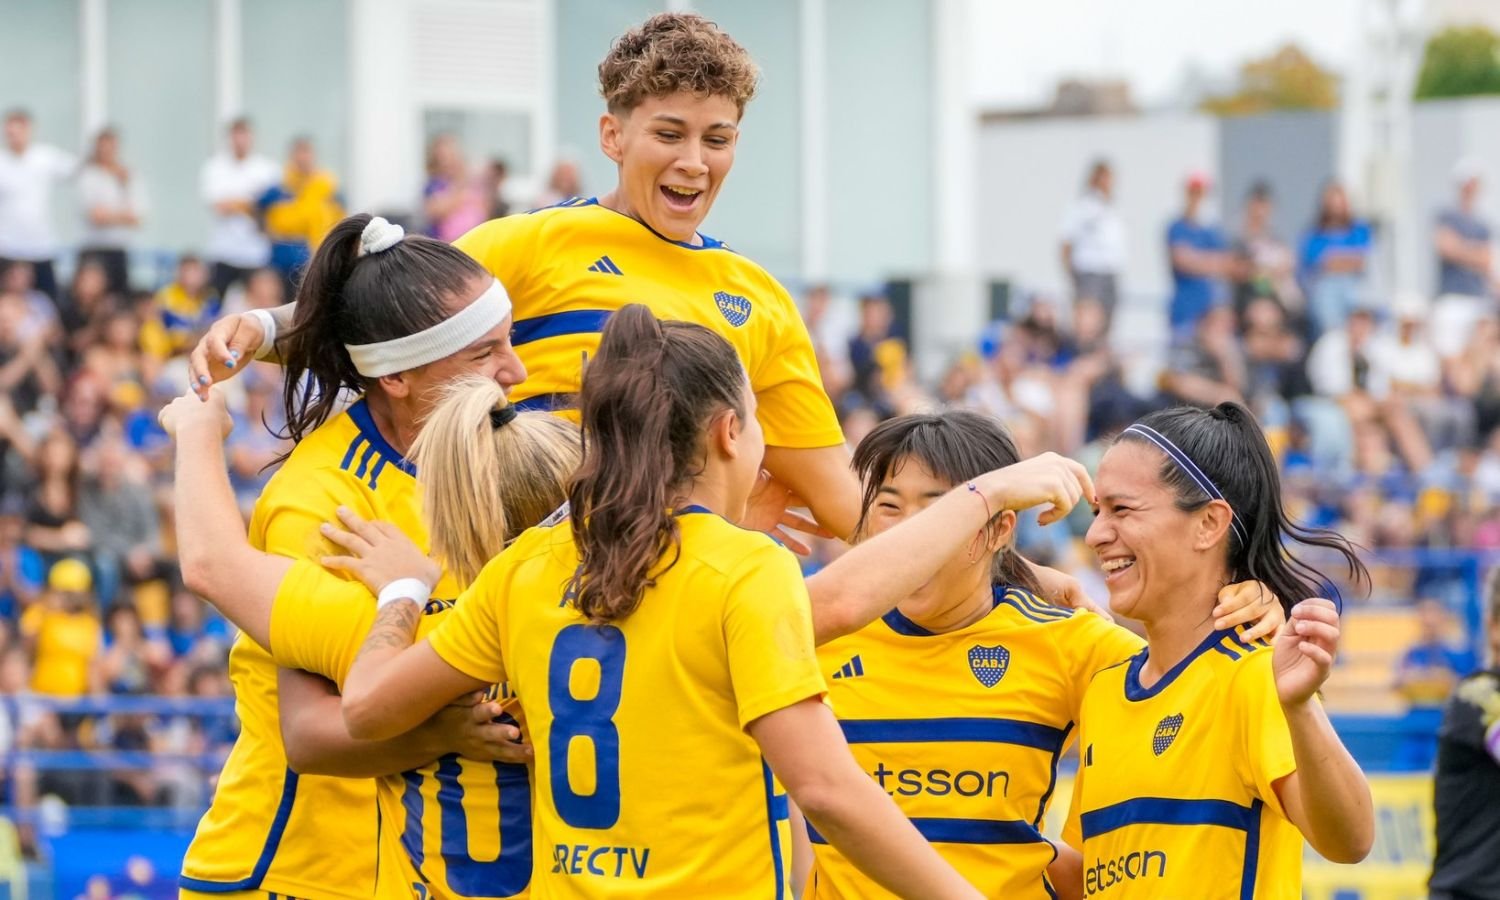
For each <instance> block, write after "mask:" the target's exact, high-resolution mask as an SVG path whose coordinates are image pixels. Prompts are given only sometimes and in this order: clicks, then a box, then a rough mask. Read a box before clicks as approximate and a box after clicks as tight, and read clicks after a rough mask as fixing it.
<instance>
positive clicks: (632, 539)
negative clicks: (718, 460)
mask: <svg viewBox="0 0 1500 900" xmlns="http://www.w3.org/2000/svg"><path fill="white" fill-rule="evenodd" d="M745 390H746V379H745V370H744V367H743V366H742V365H741V363H740V359H739V357H738V356H737V355H736V354H735V352H734V348H733V347H731V346H730V345H729V343H728V342H727V341H725V340H724V339H723V338H722V337H720V336H718V335H717V334H714V333H713V332H712V331H710V330H708V329H707V328H704V327H703V326H702V325H693V324H690V323H687V322H663V321H658V320H657V319H656V317H655V316H653V315H652V314H651V311H650V310H649V309H647V308H646V307H644V306H642V305H640V304H631V305H629V306H626V307H624V308H623V309H621V310H620V311H619V312H617V313H615V314H614V315H612V316H610V319H609V322H608V324H606V325H605V326H604V333H603V335H602V337H601V338H600V341H599V352H598V354H597V355H596V356H595V357H594V358H593V360H591V361H590V362H589V364H588V367H587V368H586V369H585V370H584V374H583V390H582V392H581V394H580V397H581V400H582V404H581V413H582V418H583V434H584V451H583V464H582V465H581V466H580V467H579V469H578V474H577V475H576V476H575V477H574V480H573V484H572V485H571V486H570V487H569V489H568V500H569V502H570V503H571V505H572V523H573V536H574V539H575V541H576V542H577V544H578V552H579V555H580V558H581V563H580V565H579V567H578V571H577V573H576V574H574V576H573V579H572V581H571V583H570V584H569V590H568V595H569V596H571V597H572V598H573V603H574V605H575V606H576V607H577V608H578V609H579V611H581V612H582V613H583V614H584V615H586V616H588V617H589V619H591V620H593V621H596V622H608V621H612V620H616V619H622V618H624V617H626V616H628V615H630V614H631V613H632V612H634V611H635V608H636V607H637V606H639V605H640V602H641V597H642V596H643V595H644V593H645V590H646V588H647V587H649V586H651V585H652V584H653V583H654V579H656V578H658V577H660V576H661V575H663V574H665V573H666V572H667V570H669V569H671V568H672V566H673V565H674V564H676V562H677V559H678V556H679V555H680V554H681V546H680V544H679V539H680V534H679V532H678V530H677V520H676V519H675V518H674V517H673V516H672V514H671V511H670V509H669V507H671V506H672V504H674V503H676V502H678V501H679V500H680V499H681V494H682V492H683V491H684V490H685V489H686V488H687V487H688V485H689V484H690V482H691V481H692V479H693V477H694V476H695V475H697V474H699V472H700V471H701V468H700V466H701V458H702V455H703V452H704V445H703V435H704V429H705V428H706V426H707V425H708V423H709V421H710V420H711V419H712V418H713V417H714V416H716V415H718V414H719V413H721V412H723V411H725V410H734V411H735V412H736V413H738V414H739V415H740V416H744V415H745V414H746V410H745V405H744V391H745ZM669 553H670V554H671V559H670V560H668V561H667V562H666V564H665V565H662V566H660V568H657V565H658V563H659V562H661V561H662V560H663V559H664V558H665V557H666V556H667V555H668V554H669Z"/></svg>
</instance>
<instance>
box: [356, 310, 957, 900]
mask: <svg viewBox="0 0 1500 900" xmlns="http://www.w3.org/2000/svg"><path fill="white" fill-rule="evenodd" d="M582 403H583V408H582V415H583V423H584V433H585V435H586V436H587V442H586V446H585V450H584V461H583V466H582V468H581V469H580V470H579V473H578V475H577V476H576V478H575V480H574V483H573V485H572V487H571V488H570V491H569V499H570V502H571V507H572V518H571V520H570V522H569V523H568V524H565V525H558V526H555V527H552V528H542V529H534V530H532V531H530V532H528V533H526V534H525V535H522V536H521V538H520V539H519V540H517V541H516V542H515V543H514V544H512V545H511V547H510V548H508V549H507V551H506V552H505V553H503V554H501V556H499V557H498V558H497V559H496V560H494V561H492V562H491V563H490V564H489V565H488V566H487V567H486V568H485V569H484V571H483V572H482V573H481V574H480V577H479V579H478V580H477V581H476V582H475V583H474V584H473V585H472V586H471V587H470V588H469V590H468V591H466V592H465V594H464V596H463V597H462V598H460V600H459V602H458V604H457V607H456V610H455V612H454V613H453V614H452V615H450V616H448V618H447V620H446V622H445V623H444V624H443V625H441V626H439V628H438V629H437V630H436V631H434V632H433V634H432V635H431V636H430V637H429V638H428V640H426V641H424V642H422V643H420V644H417V645H416V646H414V647H406V648H405V649H400V648H401V647H402V646H403V645H405V644H407V643H409V642H410V640H411V638H412V637H413V634H414V632H415V625H416V619H417V613H418V611H419V609H420V605H421V604H420V598H404V599H395V597H394V595H390V596H387V597H386V598H384V599H385V601H386V602H383V603H382V605H381V610H380V613H379V615H378V617H377V619H376V624H375V627H374V628H373V629H372V630H371V632H370V637H369V639H368V640H367V641H366V643H365V647H364V649H363V650H362V651H361V654H360V656H359V658H358V659H357V660H356V661H355V664H354V668H353V669H352V670H351V672H350V674H349V678H348V680H347V681H346V683H345V692H344V713H345V721H346V722H347V723H348V725H349V728H350V732H351V733H352V734H354V735H355V736H357V737H364V738H370V739H378V738H380V737H381V736H383V735H386V734H398V733H401V732H402V731H404V730H406V729H407V728H410V727H411V726H412V725H413V724H415V723H417V722H419V721H421V720H422V719H424V718H426V717H427V716H428V715H430V714H431V713H432V712H433V711H434V710H436V709H438V708H439V707H440V706H441V705H442V704H443V703H445V702H447V701H448V700H449V699H451V698H453V697H456V696H460V695H463V694H465V693H467V692H469V691H472V690H473V689H475V687H477V686H479V685H482V684H485V683H492V682H496V681H500V680H506V679H508V680H509V683H510V685H511V686H512V687H513V688H514V689H515V691H516V692H517V694H518V695H519V696H520V698H521V707H522V709H523V711H524V712H525V714H526V720H527V723H528V728H529V731H530V734H531V736H532V739H533V741H534V742H535V747H536V773H535V777H536V788H537V801H536V806H535V812H534V816H535V821H534V828H535V840H536V843H537V846H538V848H539V855H538V858H537V859H538V862H537V867H536V869H535V872H534V874H533V881H532V889H533V891H534V893H535V895H536V896H538V897H552V896H558V895H582V896H612V897H613V896H666V895H673V894H677V895H685V894H691V895H694V896H744V895H745V893H746V892H755V891H760V890H763V891H765V892H767V893H771V892H772V891H774V892H775V896H779V897H784V896H788V884H789V871H788V863H789V861H790V852H789V850H790V848H789V846H788V833H787V826H786V824H785V820H786V817H787V794H790V795H791V797H792V798H794V799H795V800H796V802H797V803H798V805H799V806H800V807H801V809H802V810H803V812H804V813H805V814H806V815H807V817H808V818H809V819H810V820H812V821H813V822H815V823H816V824H817V826H818V828H819V829H820V832H821V833H824V834H826V835H828V837H829V839H830V840H831V841H833V842H835V843H836V844H837V845H838V846H840V847H841V848H842V849H843V850H844V852H845V853H846V854H848V856H849V857H850V858H851V859H852V860H854V861H855V863H856V864H857V865H859V866H861V867H862V869H864V870H865V871H866V872H867V873H868V874H870V876H871V877H872V878H874V879H875V880H876V881H877V882H879V883H881V884H883V885H885V886H886V887H888V888H889V889H891V890H894V891H896V892H898V893H901V894H904V895H907V896H925V897H949V896H962V897H968V896H977V894H976V893H975V892H974V891H973V889H972V888H971V887H969V886H968V885H966V884H965V883H964V882H963V880H962V879H961V878H960V877H959V876H958V874H957V873H956V872H954V870H953V869H952V868H951V867H949V866H948V865H947V864H945V863H944V862H943V861H942V860H941V858H939V857H938V856H937V854H936V853H935V852H933V850H932V848H931V847H930V846H928V845H927V844H926V843H925V842H924V841H922V840H921V838H920V836H919V835H918V833H917V832H916V830H915V829H913V828H912V826H911V825H910V823H908V822H907V821H906V820H905V819H904V817H902V816H901V815H900V813H899V811H898V810H897V809H896V808H895V806H894V805H893V804H892V803H891V802H890V800H889V798H887V797H886V796H884V794H883V792H882V791H881V790H880V789H879V788H878V787H877V786H876V785H875V784H874V783H872V782H871V781H870V779H869V778H867V777H866V776H865V775H864V774H863V773H862V772H861V771H860V769H859V767H858V766H857V765H855V764H854V761H853V759H852V758H851V757H850V756H849V754H848V751H847V749H846V745H845V743H844V741H843V739H842V737H841V736H840V734H839V732H838V726H837V723H836V722H835V721H834V719H833V715H832V713H831V712H830V711H829V710H828V708H827V707H826V706H824V705H823V704H822V702H821V698H822V695H823V683H822V677H821V675H820V674H819V672H818V666H817V660H816V657H815V655H814V652H813V627H812V622H811V616H810V614H809V609H808V601H807V594H806V589H805V588H804V587H803V584H802V579H801V576H800V575H799V573H798V572H797V567H796V564H795V562H794V559H793V557H792V556H791V555H790V554H789V553H787V552H786V551H785V550H784V549H782V548H780V547H777V546H776V545H775V544H774V542H772V541H770V540H769V539H767V538H766V537H765V536H764V535H761V534H757V533H754V532H749V531H745V530H742V529H740V528H739V527H737V526H735V525H734V524H732V521H733V520H735V519H737V518H739V517H740V516H741V515H743V513H744V511H745V507H746V502H747V500H748V498H749V495H750V491H751V488H752V487H753V485H754V483H755V478H756V473H757V471H758V469H759V460H760V457H761V453H762V449H763V438H762V435H761V433H760V429H759V427H758V425H757V423H756V419H755V397H754V394H753V393H752V392H751V391H750V387H749V384H748V381H747V379H746V377H745V372H744V369H743V367H742V366H741V364H740V362H739V359H738V357H737V356H736V355H735V353H734V350H733V348H732V347H731V346H730V345H729V344H728V342H726V341H724V340H723V339H722V338H720V337H718V336H717V335H715V334H713V333H712V332H710V331H709V330H708V329H706V328H703V327H702V326H698V325H691V324H687V323H681V322H659V321H657V320H656V319H655V318H654V317H653V316H652V315H651V313H650V312H649V311H648V310H647V309H646V308H645V307H642V306H638V305H631V306H627V307H625V308H624V309H623V310H621V311H620V312H618V313H616V314H615V316H614V317H612V318H611V320H610V322H609V324H608V325H607V326H606V328H605V330H604V336H603V339H602V341H601V343H600V349H599V354H598V356H597V357H596V358H595V359H594V360H593V361H592V362H591V363H590V365H589V368H588V370H587V372H586V374H585V377H584V387H583V393H582ZM414 601H415V602H414ZM772 770H774V771H775V772H776V773H777V777H774V778H773V776H772V774H771V772H772ZM778 780H779V781H780V782H781V783H784V784H786V785H787V793H786V794H784V793H782V792H781V791H779V790H778ZM663 823H671V826H670V827H664V826H663Z"/></svg>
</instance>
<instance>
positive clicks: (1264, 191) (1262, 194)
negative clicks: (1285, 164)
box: [1245, 178, 1275, 200]
mask: <svg viewBox="0 0 1500 900" xmlns="http://www.w3.org/2000/svg"><path fill="white" fill-rule="evenodd" d="M1245 196H1247V197H1249V198H1250V199H1251V200H1270V199H1271V198H1272V197H1273V196H1275V193H1274V192H1273V191H1272V190H1271V182H1269V181H1267V180H1266V179H1264V178H1257V179H1256V180H1255V183H1254V184H1251V185H1250V190H1249V191H1248V192H1246V194H1245Z"/></svg>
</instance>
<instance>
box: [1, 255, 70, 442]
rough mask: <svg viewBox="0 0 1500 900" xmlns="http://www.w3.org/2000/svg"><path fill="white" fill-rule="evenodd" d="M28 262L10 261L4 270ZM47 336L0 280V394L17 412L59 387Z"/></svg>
mask: <svg viewBox="0 0 1500 900" xmlns="http://www.w3.org/2000/svg"><path fill="white" fill-rule="evenodd" d="M28 265H29V264H27V263H14V264H12V266H11V267H10V269H7V270H6V271H7V272H9V271H13V270H15V269H17V268H24V267H28ZM48 337H49V334H48V331H47V329H46V328H45V327H38V323H37V321H36V318H35V317H34V316H33V315H32V312H31V309H30V308H29V306H28V304H27V300H26V297H25V296H24V295H22V294H19V293H16V292H14V291H9V290H5V283H4V282H0V398H8V399H9V400H10V403H11V404H12V406H13V407H14V411H15V413H16V414H17V415H24V414H25V413H28V412H30V411H31V410H33V409H35V408H36V404H37V402H38V401H39V400H40V399H41V398H42V397H43V396H56V395H57V393H58V390H59V388H60V387H61V384H62V376H61V374H60V373H59V372H58V369H57V364H56V362H55V361H54V360H53V358H52V355H51V353H50V352H49V347H48V344H47V339H48ZM3 424H4V423H0V425H3ZM7 437H10V438H14V437H15V435H7Z"/></svg>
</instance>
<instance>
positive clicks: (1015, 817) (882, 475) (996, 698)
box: [810, 411, 1284, 900]
mask: <svg viewBox="0 0 1500 900" xmlns="http://www.w3.org/2000/svg"><path fill="white" fill-rule="evenodd" d="M1018 459H1019V454H1018V453H1017V451H1016V447H1015V444H1014V443H1013V442H1012V441H1011V439H1010V435H1008V434H1006V432H1005V429H1004V428H1003V427H1002V426H1001V425H1000V423H999V422H997V421H996V420H994V419H991V418H989V417H987V416H982V415H979V414H977V413H972V412H965V411H951V412H943V413H935V414H929V415H910V416H902V417H900V418H896V419H891V420H889V421H887V422H884V423H882V424H881V425H880V426H879V427H877V428H876V429H875V430H874V431H872V432H871V433H870V434H869V435H868V436H867V437H866V438H865V439H864V440H863V441H861V442H860V445H859V447H858V448H857V449H856V450H855V452H854V466H855V470H856V471H857V472H858V473H859V476H860V479H861V481H862V482H863V484H864V513H863V518H862V521H861V523H860V529H859V533H860V535H861V536H863V537H865V538H867V539H874V540H879V538H878V537H875V536H877V535H882V534H888V533H889V532H890V530H891V529H892V528H894V527H896V526H897V525H898V524H899V523H902V522H907V521H909V520H910V519H911V517H913V516H915V515H917V514H918V513H919V512H921V511H922V510H923V509H925V508H926V507H927V506H928V505H929V504H931V503H932V502H933V500H934V499H936V498H938V497H942V496H943V495H944V494H946V493H947V492H948V491H950V490H952V489H953V488H954V487H955V486H956V485H961V484H964V483H965V482H968V481H969V480H970V479H972V478H975V477H977V476H978V475H980V474H981V473H983V472H987V471H990V470H993V469H1002V468H1004V467H1006V466H1009V465H1012V464H1014V463H1015V462H1016V461H1017V460H1018ZM1015 520H1016V514H1015V513H1014V512H1013V511H1010V510H1004V511H1000V512H998V513H997V515H996V516H995V517H994V519H993V520H992V522H991V523H990V524H989V526H988V527H987V528H984V529H983V530H980V531H979V532H978V533H977V534H976V535H975V537H974V540H973V543H972V544H971V546H970V547H969V549H968V553H967V554H966V555H965V554H960V555H958V556H957V557H956V558H954V559H953V560H952V561H951V562H949V563H948V564H947V565H946V566H944V567H943V568H942V570H941V571H939V572H938V573H937V574H936V575H935V576H934V577H932V578H931V579H930V580H929V581H927V583H926V584H924V585H923V586H922V587H921V588H920V589H918V590H917V591H915V592H913V593H912V594H911V595H910V596H909V597H906V598H904V599H902V601H901V603H900V605H899V606H897V607H896V608H895V609H893V610H891V611H890V612H888V613H886V614H885V616H884V617H883V618H882V620H879V621H875V622H873V623H871V624H870V625H868V626H866V627H865V628H863V629H861V630H860V631H858V632H856V633H855V634H852V635H849V636H847V637H843V638H839V639H837V640H834V641H832V642H830V643H827V644H824V645H822V646H820V647H819V648H818V659H819V662H820V663H821V664H822V667H823V673H824V674H825V675H827V676H828V677H829V681H828V686H829V691H828V698H829V701H830V703H831V705H832V706H833V709H834V711H835V712H836V713H837V714H838V716H839V720H840V724H841V725H842V727H843V730H844V735H845V737H846V738H848V740H849V743H850V746H851V749H852V750H853V751H854V757H855V759H856V760H857V761H858V762H859V763H860V765H861V766H863V767H864V769H865V771H866V772H868V773H870V776H871V777H872V778H874V779H875V780H876V781H877V782H878V783H879V784H880V786H881V787H882V788H884V789H885V792H886V793H888V794H890V795H891V796H892V797H893V798H894V799H895V801H896V805H897V806H899V807H900V808H901V810H902V812H904V813H906V815H907V816H908V817H909V818H910V819H911V820H912V822H913V823H914V824H915V825H916V827H917V830H918V831H920V832H921V833H922V835H923V836H924V837H926V838H927V839H928V840H929V841H931V842H932V843H933V845H934V846H935V847H937V849H938V852H939V853H941V854H942V855H943V858H944V859H946V860H947V861H948V862H950V863H952V864H953V866H954V867H955V868H957V869H958V870H959V872H961V873H962V874H963V875H964V876H965V877H966V878H967V879H968V880H969V881H970V882H971V883H972V884H974V885H976V886H977V887H979V888H980V890H981V891H983V892H984V894H985V896H988V897H1017V898H1028V897H1032V898H1039V900H1040V898H1046V897H1049V896H1056V895H1055V894H1053V893H1052V892H1053V889H1054V887H1053V885H1052V884H1050V883H1049V881H1048V879H1047V874H1046V873H1047V870H1048V867H1049V865H1050V864H1053V860H1054V857H1058V859H1057V865H1058V866H1059V868H1060V870H1061V871H1060V872H1059V874H1060V876H1061V877H1062V879H1063V880H1068V879H1070V878H1074V879H1076V876H1074V875H1073V873H1072V872H1070V871H1068V864H1069V863H1070V862H1071V868H1072V870H1075V871H1076V869H1077V867H1078V859H1077V854H1076V851H1074V850H1072V849H1070V848H1066V847H1061V848H1058V850H1059V851H1061V852H1062V856H1059V855H1058V852H1055V851H1054V849H1053V845H1052V844H1050V843H1048V842H1047V841H1046V840H1045V839H1043V837H1042V835H1041V833H1040V831H1039V830H1038V829H1039V828H1040V826H1041V820H1042V816H1043V814H1044V813H1045V812H1046V809H1047V806H1048V803H1049V801H1050V800H1051V798H1052V790H1053V787H1054V786H1055V784H1056V776H1057V760H1058V756H1059V755H1060V754H1061V752H1062V750H1063V748H1064V746H1065V745H1066V744H1067V742H1068V740H1069V738H1070V737H1071V736H1072V734H1071V732H1072V730H1073V728H1074V726H1075V724H1076V723H1077V721H1078V716H1079V711H1078V710H1079V704H1080V703H1081V701H1082V699H1083V693H1084V690H1085V689H1086V688H1087V686H1088V682H1089V679H1090V678H1092V677H1093V675H1094V673H1095V672H1097V671H1099V670H1100V669H1103V668H1105V667H1107V666H1110V665H1113V664H1115V663H1117V662H1120V661H1121V660H1124V659H1126V658H1127V657H1129V656H1130V655H1131V654H1133V653H1135V652H1136V651H1137V650H1139V649H1140V647H1141V640H1140V638H1138V637H1136V636H1135V635H1134V634H1131V633H1130V632H1128V631H1126V630H1125V629H1124V628H1121V627H1120V626H1118V625H1114V624H1112V623H1110V622H1109V621H1107V620H1105V619H1103V618H1100V617H1098V616H1091V615H1073V614H1072V610H1067V609H1061V608H1059V607H1056V606H1053V605H1051V604H1049V603H1046V602H1045V601H1043V600H1040V599H1038V597H1037V596H1036V589H1035V586H1034V581H1033V578H1032V574H1031V571H1030V567H1029V566H1028V565H1027V564H1026V563H1025V562H1024V561H1022V560H1021V559H1020V558H1019V557H1018V556H1017V555H1016V553H1015V552H1014V550H1013V549H1011V543H1012V540H1013V538H1014V532H1015ZM1258 600H1259V592H1258V591H1257V590H1256V589H1255V586H1254V585H1253V584H1250V585H1236V586H1234V587H1232V588H1226V589H1225V591H1224V592H1223V596H1222V598H1221V605H1222V606H1224V607H1225V609H1220V610H1215V614H1216V615H1220V616H1222V617H1223V621H1222V622H1221V623H1220V624H1221V626H1222V627H1230V626H1231V623H1233V624H1238V623H1239V622H1242V621H1246V620H1248V619H1250V618H1251V617H1253V616H1255V615H1256V614H1258V613H1262V612H1264V613H1268V615H1267V616H1266V621H1264V622H1262V623H1260V624H1258V625H1256V626H1255V628H1254V629H1252V630H1251V631H1249V632H1247V633H1246V635H1247V638H1248V639H1254V637H1255V635H1256V634H1258V633H1265V634H1270V633H1271V632H1273V631H1274V630H1275V629H1276V627H1277V626H1278V625H1280V624H1281V622H1283V621H1284V617H1283V616H1282V613H1281V610H1280V607H1278V606H1275V605H1274V604H1268V605H1266V606H1262V605H1261V604H1260V603H1259V602H1258ZM1241 604H1243V605H1241ZM1231 609H1233V610H1234V611H1233V612H1230V610H1231ZM914 695H915V696H920V697H921V703H920V704H918V705H913V703H912V697H913V696H914ZM812 837H813V841H814V852H815V856H816V860H817V861H816V866H815V868H814V874H813V888H812V890H811V892H810V896H812V897H817V898H841V897H877V896H889V895H888V894H887V893H886V892H885V891H882V890H881V889H880V888H878V887H876V886H875V885H874V884H872V883H871V881H870V879H869V878H867V877H865V876H864V875H862V874H861V873H860V872H859V871H857V870H856V869H855V868H854V866H852V865H851V864H850V862H849V860H848V859H846V858H845V857H844V855H843V854H842V853H840V852H839V851H838V850H837V849H835V848H834V847H832V846H830V845H829V844H828V843H827V842H826V841H823V840H822V837H821V835H819V834H817V833H816V832H814V834H813V836H812ZM1070 856H1071V860H1070V859H1069V857H1070Z"/></svg>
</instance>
